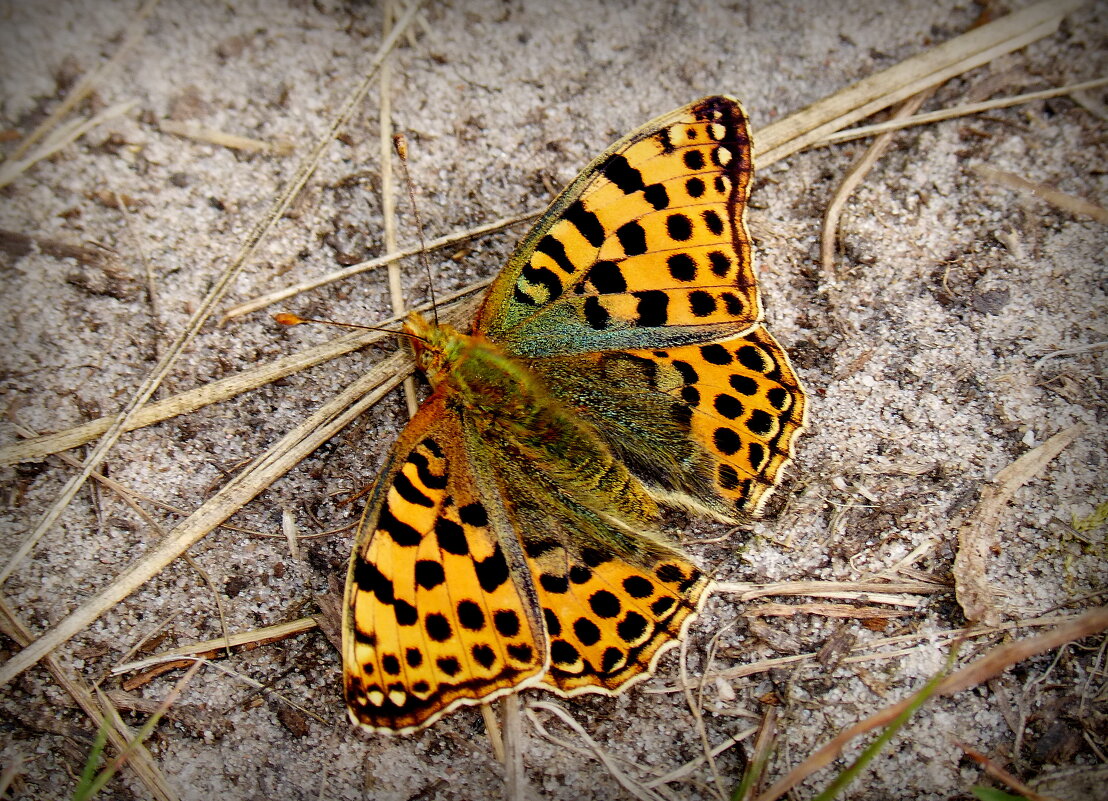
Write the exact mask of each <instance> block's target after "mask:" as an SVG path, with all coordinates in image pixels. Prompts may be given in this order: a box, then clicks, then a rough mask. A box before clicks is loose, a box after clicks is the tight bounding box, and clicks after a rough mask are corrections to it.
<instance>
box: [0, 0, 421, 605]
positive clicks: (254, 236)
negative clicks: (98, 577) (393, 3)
mask: <svg viewBox="0 0 1108 801" xmlns="http://www.w3.org/2000/svg"><path fill="white" fill-rule="evenodd" d="M415 10H416V6H415V5H413V6H412V7H411V8H409V9H408V11H407V13H406V14H405V15H404V18H403V19H402V20H401V21H400V23H399V24H398V25H397V26H396V28H394V29H393V31H392V34H391V35H390V36H389V37H387V38H386V39H385V41H383V42H382V43H381V45H380V47H379V48H378V51H377V54H376V56H375V57H374V59H373V61H372V67H371V69H370V70H369V73H368V74H367V75H366V77H365V78H364V79H363V80H362V82H361V83H360V84H359V85H358V87H357V88H356V89H355V90H354V91H353V92H351V93H350V95H349V96H348V97H347V98H346V101H345V102H344V103H343V105H342V107H341V108H340V110H339V112H338V114H337V115H336V116H335V118H334V120H332V122H331V124H330V125H329V126H328V129H327V131H326V132H325V133H324V134H323V136H322V137H320V139H319V140H318V142H317V143H316V145H315V147H314V148H313V149H312V152H311V154H310V155H309V156H308V157H307V158H306V159H305V160H304V162H303V163H302V164H301V165H300V166H299V168H298V169H297V171H296V173H295V175H293V177H292V179H291V180H290V181H289V183H288V185H287V186H286V187H285V189H284V190H283V191H282V192H281V195H280V197H278V199H277V200H276V201H275V202H274V203H273V204H272V205H271V206H270V208H269V209H268V210H267V211H266V213H265V214H264V215H263V216H262V219H261V220H259V221H258V222H257V223H256V224H255V225H254V227H253V228H252V229H251V231H250V233H249V234H247V237H246V241H245V242H243V245H242V247H241V248H240V250H239V252H238V254H237V255H236V256H235V258H234V259H233V260H232V262H231V264H229V265H228V266H227V268H226V269H225V270H224V271H223V273H222V274H221V275H220V276H219V278H218V279H217V280H216V281H215V283H214V285H213V286H212V288H211V290H209V292H208V294H207V296H206V297H205V298H204V299H203V300H202V301H201V302H200V305H199V306H198V308H197V309H196V311H195V312H194V313H193V315H192V317H191V318H190V319H189V322H188V324H187V325H186V326H185V329H184V330H183V331H182V332H181V333H180V334H179V335H178V336H177V338H176V339H175V340H174V341H173V343H172V344H171V345H170V346H169V347H168V348H166V351H165V353H164V354H163V355H162V357H161V358H160V359H159V360H158V363H157V365H155V367H154V368H153V369H152V370H151V371H150V373H149V374H148V375H147V376H146V378H144V379H143V381H142V383H141V384H140V385H139V387H138V389H137V390H135V392H134V394H133V395H132V397H131V399H130V400H129V401H128V402H127V404H126V405H125V407H124V409H123V411H121V412H120V413H119V414H118V415H117V417H116V418H115V420H114V421H113V422H112V424H111V425H110V426H109V427H108V430H107V431H105V432H104V435H103V436H102V437H101V438H100V441H99V442H97V443H96V447H94V448H93V449H92V451H91V452H90V453H89V455H88V457H87V458H86V459H85V462H84V464H83V465H82V467H81V470H80V471H78V473H77V474H76V475H75V476H73V477H72V478H70V480H69V481H68V482H66V485H65V487H64V488H63V489H62V491H61V493H59V495H58V498H57V500H55V501H54V503H52V504H51V505H50V508H49V509H48V510H47V511H46V514H44V515H43V516H42V519H41V520H40V521H39V523H38V525H37V526H35V529H34V530H33V531H32V532H31V533H30V534H29V535H28V536H27V537H25V538H24V540H23V542H22V543H20V546H19V548H17V549H16V552H15V554H14V555H13V556H12V558H11V559H10V560H9V561H8V563H7V564H6V565H5V566H4V568H3V570H2V571H0V584H2V583H3V582H4V581H5V580H6V579H7V578H8V577H9V576H10V575H11V573H12V571H14V570H15V568H16V567H18V565H19V563H20V562H22V561H23V559H24V558H25V557H26V556H27V555H28V554H29V553H30V552H31V551H32V550H33V549H34V547H35V545H36V543H38V541H39V540H40V539H41V538H42V536H43V535H44V534H45V533H46V532H47V531H49V530H50V529H51V528H52V527H53V526H54V524H55V523H56V522H57V521H58V518H59V517H61V514H62V512H63V510H64V509H65V508H66V507H67V506H68V505H69V502H70V501H72V500H73V498H74V497H76V495H77V493H78V492H79V491H80V489H81V487H82V486H84V483H85V481H86V480H88V477H89V475H91V473H92V472H93V471H94V470H96V468H97V467H98V466H99V465H100V463H101V462H102V461H103V460H104V458H105V457H106V456H107V455H108V451H110V450H111V449H112V447H114V445H115V443H116V441H117V440H118V439H119V437H120V436H121V435H122V434H123V432H124V431H125V430H126V428H127V425H128V423H129V422H130V420H131V418H132V417H133V416H134V415H135V413H136V412H137V411H138V410H139V409H140V408H141V407H142V406H143V405H144V404H145V403H146V402H147V401H148V400H149V399H150V398H151V396H153V394H154V392H155V391H156V390H157V388H158V387H159V386H160V385H161V382H162V379H163V378H165V376H166V375H168V374H169V371H170V369H171V368H172V366H173V363H174V362H175V361H176V360H177V358H178V357H179V356H180V355H181V353H182V352H183V351H184V349H185V346H186V345H188V343H189V342H191V341H192V340H193V338H194V337H195V336H196V334H197V333H198V332H199V331H200V328H201V326H203V324H204V322H205V321H206V320H207V319H208V317H209V316H210V315H211V313H212V311H213V310H214V308H215V305H216V304H217V303H218V302H219V300H220V299H221V298H222V297H223V295H224V293H226V291H227V289H228V288H229V287H230V285H231V281H233V280H234V278H235V276H237V275H238V274H239V271H240V270H241V269H242V267H243V265H245V263H246V261H247V260H248V259H249V258H250V257H251V256H252V255H253V254H254V251H255V250H256V249H257V247H258V244H259V243H260V242H261V240H262V239H263V238H264V237H265V235H266V234H267V233H268V231H269V229H270V228H271V227H272V226H273V224H274V223H276V221H277V220H278V219H280V218H281V216H282V215H283V214H284V213H285V212H286V211H288V209H289V207H290V206H291V205H292V201H293V200H294V199H295V198H296V196H297V195H298V194H299V193H300V190H301V189H303V187H304V185H305V184H306V183H307V182H308V179H309V178H310V177H311V175H312V173H313V172H314V170H315V166H316V164H318V162H319V159H320V158H321V157H322V155H323V152H324V150H326V148H327V147H328V146H330V144H331V141H332V140H333V139H334V137H335V135H336V134H337V132H338V130H339V129H340V128H342V127H343V126H344V125H345V124H346V122H347V120H349V119H350V116H351V115H352V114H353V113H354V109H355V108H356V107H357V106H358V105H359V104H360V103H361V101H362V99H363V98H364V97H365V95H366V93H367V92H368V91H369V89H370V86H371V85H372V80H373V76H374V74H375V73H376V70H377V67H378V66H379V65H380V63H381V61H382V60H383V59H384V57H385V56H386V55H387V54H388V52H389V51H390V50H391V49H392V47H393V45H394V44H395V43H396V40H397V39H398V38H399V36H400V34H401V33H402V32H403V30H404V29H405V28H406V27H407V26H408V24H409V23H410V22H411V20H412V17H413V16H414V15H415Z"/></svg>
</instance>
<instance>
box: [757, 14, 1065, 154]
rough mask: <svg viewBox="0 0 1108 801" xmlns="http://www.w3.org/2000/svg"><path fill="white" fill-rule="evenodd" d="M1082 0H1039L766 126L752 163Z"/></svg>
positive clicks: (1034, 35)
mask: <svg viewBox="0 0 1108 801" xmlns="http://www.w3.org/2000/svg"><path fill="white" fill-rule="evenodd" d="M1083 2H1084V0H1040V2H1038V3H1036V4H1034V5H1031V6H1028V7H1027V8H1024V9H1021V10H1019V11H1017V12H1015V13H1014V14H1009V15H1008V16H1006V17H1002V18H1001V19H999V20H997V21H996V22H990V23H989V24H987V25H982V26H981V27H980V28H977V29H976V30H973V31H970V32H969V33H965V34H962V35H961V36H958V37H956V38H954V39H951V40H950V41H948V42H944V43H943V44H941V45H939V46H938V47H934V48H932V49H931V50H928V51H927V52H925V53H921V54H920V55H918V56H915V57H913V58H910V59H907V60H906V61H902V62H901V63H899V64H897V65H896V66H894V67H890V68H889V69H887V70H884V71H883V72H879V73H877V74H876V75H871V76H870V77H868V78H865V79H863V80H861V81H858V82H857V83H855V84H854V85H853V86H850V87H848V88H847V89H844V90H843V91H841V92H836V93H835V94H834V95H832V96H831V97H829V98H826V99H824V100H821V101H819V102H818V103H814V104H812V105H811V106H808V107H807V108H806V109H804V110H802V111H800V112H797V113H796V114H791V115H789V116H788V117H785V118H784V119H781V120H779V121H777V122H775V123H772V124H770V125H767V126H766V127H765V128H763V129H762V130H761V131H758V132H756V133H755V139H754V141H755V144H756V146H757V147H756V151H755V164H756V165H757V166H759V167H765V166H766V165H768V164H772V163H773V162H774V161H778V160H780V159H783V158H785V157H786V156H789V155H791V154H792V153H795V152H797V151H798V150H802V149H803V148H805V147H808V146H809V145H813V144H815V143H816V142H820V141H822V140H823V139H825V138H826V137H827V136H829V135H830V134H832V133H835V132H836V131H839V130H841V129H843V128H845V127H847V126H848V125H852V124H853V123H855V122H857V121H858V120H861V119H865V118H866V117H868V116H870V115H871V114H874V113H876V112H878V111H880V110H881V109H884V108H888V107H889V106H891V105H894V104H895V103H899V102H900V101H901V100H904V99H906V98H908V97H911V96H912V95H914V94H918V93H919V92H921V91H923V90H924V89H927V88H929V87H931V86H935V85H937V84H940V83H943V82H944V81H946V80H948V79H950V78H952V77H954V76H955V75H959V74H961V73H963V72H966V71H967V70H971V69H973V68H975V67H979V66H981V65H982V64H987V63H988V62H989V61H991V60H993V59H994V58H997V57H998V56H1001V55H1003V54H1005V53H1010V52H1012V51H1013V50H1018V49H1020V48H1021V47H1025V46H1027V45H1028V44H1030V43H1031V42H1034V41H1036V40H1037V39H1041V38H1042V37H1044V36H1049V35H1050V34H1052V33H1053V32H1054V31H1056V30H1057V28H1058V25H1059V23H1060V22H1061V21H1062V18H1063V17H1065V16H1066V15H1067V14H1069V13H1070V12H1072V11H1073V10H1074V9H1076V8H1078V7H1079V6H1081V5H1082V4H1083Z"/></svg>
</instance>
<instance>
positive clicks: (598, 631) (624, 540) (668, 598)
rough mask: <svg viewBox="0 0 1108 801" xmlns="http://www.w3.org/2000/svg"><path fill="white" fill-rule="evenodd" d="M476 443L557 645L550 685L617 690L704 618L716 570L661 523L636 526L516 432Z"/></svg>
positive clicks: (573, 690) (566, 689) (562, 689)
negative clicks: (521, 445) (706, 569)
mask: <svg viewBox="0 0 1108 801" xmlns="http://www.w3.org/2000/svg"><path fill="white" fill-rule="evenodd" d="M583 433H584V432H583ZM472 441H473V444H474V466H475V469H476V471H477V472H478V473H479V474H480V475H481V476H482V478H483V484H484V485H487V486H490V487H495V488H496V489H495V491H494V492H492V493H490V495H494V496H496V497H499V498H502V499H504V509H505V513H506V515H507V516H508V517H509V518H510V519H511V522H512V525H513V527H514V530H515V532H517V536H518V537H519V542H520V544H521V547H522V552H523V555H524V558H525V560H526V563H527V570H528V573H529V575H530V576H531V578H532V580H533V582H534V587H535V593H536V605H537V609H538V610H541V615H542V619H543V622H544V624H545V633H546V640H547V643H548V647H549V652H550V667H549V671H548V673H547V674H546V677H545V678H544V679H543V682H542V684H543V686H545V687H546V688H547V689H552V690H554V691H556V692H559V693H561V694H563V695H575V694H577V693H582V692H599V693H608V694H611V693H616V692H618V691H620V690H622V689H623V688H624V687H626V686H627V685H628V684H629V683H631V682H633V681H635V680H637V679H642V678H645V677H646V676H648V675H649V674H650V673H651V672H652V671H653V669H654V665H655V664H656V663H657V660H658V658H659V657H660V656H661V654H662V653H663V652H664V651H665V650H666V648H667V647H668V646H670V645H673V644H674V643H675V642H677V641H678V640H679V639H680V637H681V635H682V634H683V632H684V630H685V628H686V627H687V626H688V625H689V624H690V623H691V622H692V620H693V619H694V618H695V615H696V612H697V610H698V609H699V607H700V605H701V604H702V602H703V601H704V600H705V599H706V597H707V589H708V587H709V584H710V580H709V578H708V576H706V575H705V574H704V573H703V572H701V571H700V570H699V569H698V568H697V567H696V566H695V565H694V564H693V563H692V562H691V561H690V560H689V559H688V558H687V557H686V556H684V555H683V554H681V553H680V552H679V551H678V550H677V549H676V548H675V547H674V546H673V545H672V544H671V543H670V542H669V541H668V540H667V539H666V538H664V537H663V536H661V535H660V534H659V533H658V532H657V531H655V530H654V522H653V521H648V522H646V523H644V522H643V521H638V522H636V523H635V524H634V527H632V526H631V525H629V522H628V521H627V520H626V519H622V518H621V517H620V516H619V514H618V512H617V511H616V510H615V509H614V508H613V507H611V506H610V505H607V504H605V503H604V502H603V500H602V498H600V497H598V496H597V495H595V494H593V493H582V492H581V491H580V490H579V489H578V488H575V487H574V486H572V485H570V484H567V483H566V482H563V481H559V480H557V479H556V478H555V476H557V474H558V465H557V464H552V463H550V462H549V461H547V459H545V458H541V457H540V458H539V459H537V460H536V459H535V458H534V454H533V453H532V454H531V455H524V454H523V453H521V452H520V450H519V449H518V448H517V447H516V443H514V442H513V441H512V440H511V439H510V438H500V437H485V438H483V439H477V438H476V437H474V438H473V440H472ZM596 448H597V449H599V450H606V446H605V445H604V444H603V442H596ZM548 455H549V454H548ZM632 480H633V479H632Z"/></svg>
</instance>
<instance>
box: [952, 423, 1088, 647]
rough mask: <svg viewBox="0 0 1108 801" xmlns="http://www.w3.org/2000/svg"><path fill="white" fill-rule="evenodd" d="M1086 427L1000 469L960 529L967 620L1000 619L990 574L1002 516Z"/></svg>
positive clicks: (958, 564) (959, 578)
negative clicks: (992, 553) (1029, 483)
mask: <svg viewBox="0 0 1108 801" xmlns="http://www.w3.org/2000/svg"><path fill="white" fill-rule="evenodd" d="M1084 430H1085V427H1084V426H1083V425H1082V424H1080V423H1079V424H1077V425H1075V426H1071V427H1070V428H1067V429H1066V430H1065V431H1060V432H1059V433H1057V434H1055V435H1054V436H1053V437H1051V438H1050V439H1048V440H1047V441H1046V442H1044V443H1043V444H1042V445H1040V446H1039V447H1037V448H1035V449H1034V450H1031V451H1028V452H1027V453H1025V454H1024V455H1023V456H1021V457H1019V458H1018V459H1016V460H1015V461H1014V462H1012V463H1011V464H1010V465H1008V466H1007V467H1005V468H1004V469H1003V470H1001V471H1000V472H999V473H997V474H996V476H994V477H993V480H992V483H991V484H990V485H989V486H987V487H985V489H984V490H983V491H982V492H981V500H980V501H979V502H978V504H977V508H976V509H975V510H974V512H973V514H972V515H970V517H969V519H968V520H967V521H966V522H965V523H964V524H963V525H962V527H961V529H959V530H958V553H957V555H955V557H954V592H955V595H956V597H957V598H958V603H959V605H961V607H962V611H963V612H965V615H966V619H967V620H972V621H981V622H983V623H986V624H988V625H996V624H997V623H998V622H1000V611H999V610H998V608H997V603H996V601H995V598H996V589H995V587H994V586H993V585H992V584H990V582H989V579H988V575H987V566H988V563H989V560H990V553H991V552H992V549H993V548H994V547H995V545H996V537H997V527H998V526H999V525H1000V516H1001V514H1002V513H1003V512H1004V508H1005V507H1006V506H1007V505H1008V502H1009V501H1010V500H1011V499H1012V496H1013V495H1015V493H1016V490H1018V489H1019V488H1020V487H1022V486H1023V485H1024V484H1026V483H1027V482H1028V481H1030V480H1031V479H1032V478H1034V477H1035V476H1037V475H1038V474H1039V473H1040V472H1042V470H1043V468H1045V467H1046V466H1047V465H1048V464H1049V463H1050V461H1051V460H1052V459H1054V457H1056V456H1057V455H1058V454H1060V453H1061V452H1062V451H1063V450H1065V449H1066V448H1067V447H1068V446H1069V444H1070V443H1071V442H1073V441H1074V440H1075V439H1077V438H1078V437H1079V436H1081V434H1082V432H1083V431H1084Z"/></svg>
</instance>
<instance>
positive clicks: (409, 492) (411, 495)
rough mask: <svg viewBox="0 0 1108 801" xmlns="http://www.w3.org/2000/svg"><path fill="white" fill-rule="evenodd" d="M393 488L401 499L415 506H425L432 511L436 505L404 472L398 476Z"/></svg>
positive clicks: (394, 480)
mask: <svg viewBox="0 0 1108 801" xmlns="http://www.w3.org/2000/svg"><path fill="white" fill-rule="evenodd" d="M392 488H393V489H394V490H396V492H397V493H398V494H399V495H400V497H401V498H403V499H404V500H406V501H407V502H408V503H410V504H414V505H415V506H424V507H426V508H428V509H430V508H431V507H432V506H434V505H435V502H434V501H433V500H432V499H431V498H429V497H428V496H427V495H425V494H424V493H423V490H421V489H419V487H417V486H416V485H415V484H413V483H412V480H411V479H410V478H408V477H407V476H406V475H404V471H400V472H399V473H397V474H396V478H395V479H393V482H392Z"/></svg>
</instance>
